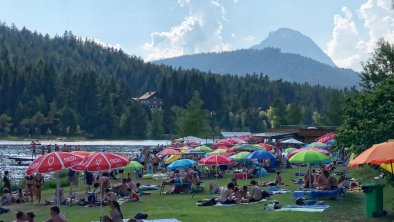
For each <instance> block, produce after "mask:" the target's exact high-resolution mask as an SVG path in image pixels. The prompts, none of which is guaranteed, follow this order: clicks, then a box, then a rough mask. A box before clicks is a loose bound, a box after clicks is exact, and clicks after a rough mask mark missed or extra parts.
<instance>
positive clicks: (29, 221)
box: [15, 206, 67, 222]
mask: <svg viewBox="0 0 394 222" xmlns="http://www.w3.org/2000/svg"><path fill="white" fill-rule="evenodd" d="M49 215H50V216H49V218H48V219H46V220H45V221H44V222H67V219H66V217H65V216H64V215H62V214H61V213H60V208H59V207H57V206H54V207H51V208H50V210H49ZM35 216H36V215H35V214H34V213H33V212H28V213H24V212H22V211H18V212H17V213H16V218H15V222H34V221H35V220H34V218H35Z"/></svg>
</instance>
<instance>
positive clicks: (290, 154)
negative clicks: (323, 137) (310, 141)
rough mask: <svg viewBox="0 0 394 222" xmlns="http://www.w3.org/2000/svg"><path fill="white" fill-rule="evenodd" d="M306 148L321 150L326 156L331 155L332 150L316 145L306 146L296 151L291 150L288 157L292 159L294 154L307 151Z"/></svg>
mask: <svg viewBox="0 0 394 222" xmlns="http://www.w3.org/2000/svg"><path fill="white" fill-rule="evenodd" d="M305 150H315V151H319V152H321V153H324V155H326V156H330V152H328V151H327V150H324V149H320V148H316V147H306V148H301V149H296V150H294V151H291V152H290V153H288V154H287V157H288V158H289V159H290V158H291V157H292V156H293V155H294V154H297V153H299V152H302V151H305Z"/></svg>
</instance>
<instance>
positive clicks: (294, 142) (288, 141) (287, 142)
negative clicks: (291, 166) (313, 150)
mask: <svg viewBox="0 0 394 222" xmlns="http://www.w3.org/2000/svg"><path fill="white" fill-rule="evenodd" d="M280 143H282V144H298V145H302V144H304V143H303V142H301V141H299V140H296V139H294V138H291V139H287V140H283V141H281V142H280Z"/></svg>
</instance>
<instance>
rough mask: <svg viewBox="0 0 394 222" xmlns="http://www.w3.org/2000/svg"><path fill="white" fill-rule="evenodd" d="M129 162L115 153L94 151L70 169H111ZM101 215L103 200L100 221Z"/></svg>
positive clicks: (101, 206) (89, 170)
mask: <svg viewBox="0 0 394 222" xmlns="http://www.w3.org/2000/svg"><path fill="white" fill-rule="evenodd" d="M129 163H130V160H129V158H127V157H125V156H122V155H119V154H115V153H101V152H100V153H94V154H92V155H90V156H87V157H85V158H84V159H83V161H82V162H81V163H79V164H77V165H74V166H73V167H72V169H74V170H77V171H85V170H86V171H88V172H97V171H111V170H114V169H117V168H121V167H125V166H127V165H128V164H129ZM101 190H102V183H100V191H101ZM101 199H103V193H102V192H101ZM102 215H103V201H101V202H100V221H101V219H102Z"/></svg>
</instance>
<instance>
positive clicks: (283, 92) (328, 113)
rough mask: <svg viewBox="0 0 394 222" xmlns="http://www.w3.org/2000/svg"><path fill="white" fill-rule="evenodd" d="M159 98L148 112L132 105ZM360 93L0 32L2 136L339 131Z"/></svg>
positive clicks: (71, 39)
mask: <svg viewBox="0 0 394 222" xmlns="http://www.w3.org/2000/svg"><path fill="white" fill-rule="evenodd" d="M146 91H157V92H158V93H159V95H160V96H161V97H162V98H163V99H164V107H163V109H162V110H160V111H152V110H150V109H149V108H148V107H145V106H143V105H142V104H140V103H139V102H138V101H136V100H135V99H134V98H136V97H138V96H140V95H142V94H143V93H144V92H146ZM355 93H356V90H355V89H344V90H338V89H333V88H327V87H323V86H319V85H316V86H312V85H309V84H299V83H290V82H286V81H283V80H275V81H272V80H270V79H269V78H268V77H267V76H266V75H264V74H256V73H252V74H247V75H245V76H243V77H239V76H232V75H217V74H213V73H210V72H201V71H199V70H196V69H191V70H183V69H181V68H178V69H176V68H171V67H168V66H164V65H155V64H151V63H147V62H144V61H143V60H142V59H140V58H138V57H135V56H130V55H127V54H126V53H124V52H123V51H122V50H121V49H114V48H111V47H104V46H102V45H100V44H98V43H95V42H94V41H91V40H84V39H81V38H78V37H76V36H74V35H73V34H72V33H71V32H65V33H64V35H63V36H55V37H53V38H51V37H49V36H48V35H42V34H40V33H37V32H31V31H29V30H27V29H25V28H22V29H18V28H16V27H15V26H13V25H12V26H10V27H9V26H7V25H6V24H1V25H0V134H1V136H6V135H18V136H27V135H32V136H37V135H54V136H74V135H82V136H86V137H89V138H132V139H143V138H155V139H158V138H163V136H170V135H182V136H187V135H188V134H195V135H196V136H206V137H208V136H214V135H217V134H218V133H219V131H221V130H227V131H251V132H262V131H264V130H265V129H266V128H272V127H273V128H275V127H280V126H281V125H297V124H306V125H311V124H312V125H340V124H341V123H342V113H343V107H344V101H345V99H346V98H347V97H349V96H352V95H354V94H355Z"/></svg>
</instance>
